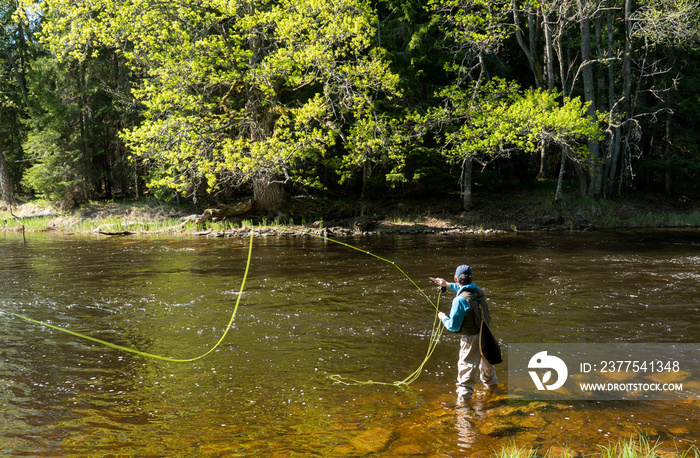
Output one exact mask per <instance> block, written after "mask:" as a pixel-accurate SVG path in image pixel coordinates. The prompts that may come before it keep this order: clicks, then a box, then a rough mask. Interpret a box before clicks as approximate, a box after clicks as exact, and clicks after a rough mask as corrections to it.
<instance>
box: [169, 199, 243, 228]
mask: <svg viewBox="0 0 700 458" xmlns="http://www.w3.org/2000/svg"><path fill="white" fill-rule="evenodd" d="M251 208H253V200H252V199H250V200H246V201H243V202H239V203H237V204H233V205H224V206H223V207H219V208H207V209H206V210H204V213H202V214H201V215H189V216H186V217H184V218H182V219H181V221H182V225H183V226H184V225H185V224H187V223H197V224H202V223H204V222H205V221H209V220H220V219H224V218H229V217H232V216H240V215H242V214H244V213H247V212H249V211H250V209H251Z"/></svg>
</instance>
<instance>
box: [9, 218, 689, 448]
mask: <svg viewBox="0 0 700 458" xmlns="http://www.w3.org/2000/svg"><path fill="white" fill-rule="evenodd" d="M342 240H343V241H344V242H346V243H349V244H352V245H354V246H358V247H363V248H366V249H369V250H372V252H373V253H375V254H377V255H379V256H381V257H383V258H385V259H388V260H391V261H394V262H395V263H396V265H398V266H401V268H402V269H403V270H404V271H405V272H406V273H407V274H408V275H409V276H410V277H411V278H412V279H413V281H415V283H416V284H417V285H418V286H419V287H420V288H423V292H424V293H425V294H426V295H427V298H426V297H425V296H423V294H422V293H421V292H420V291H419V290H418V288H416V286H415V285H414V284H412V282H411V281H409V280H408V279H407V278H406V277H405V276H403V275H402V274H401V272H400V271H399V269H397V268H396V266H394V265H392V264H390V263H388V262H385V261H383V260H381V259H377V258H375V257H372V256H368V255H367V254H365V253H362V252H359V251H357V250H353V249H350V248H348V247H345V246H342V245H339V244H335V243H331V242H328V241H324V240H321V239H317V238H309V237H269V238H262V237H258V238H255V239H254V240H253V256H252V263H251V268H250V272H249V276H248V280H247V283H246V288H245V291H244V292H243V294H242V296H241V301H240V306H239V308H238V311H237V315H236V317H235V321H234V324H233V326H232V329H231V331H230V332H229V333H228V335H227V336H226V338H225V339H224V341H223V342H222V344H221V345H220V346H219V347H217V349H216V350H215V351H214V352H212V353H211V354H210V355H208V356H206V357H205V358H202V359H199V360H197V361H194V362H189V363H176V362H167V361H162V360H157V359H152V358H148V357H144V356H140V355H135V354H132V353H127V352H123V351H119V350H117V349H113V348H110V347H105V346H102V345H99V344H96V343H93V342H91V341H88V340H84V339H80V338H77V337H75V336H72V335H69V334H66V333H63V332H59V331H56V330H53V329H49V328H46V327H44V326H40V325H37V324H35V323H32V322H28V321H25V320H22V319H19V318H17V317H16V316H15V315H13V313H17V314H22V315H26V316H29V317H31V318H34V319H37V320H41V321H45V322H48V323H51V324H54V325H57V326H60V327H65V328H68V329H70V330H73V331H76V332H80V333H85V334H89V335H90V336H93V337H96V338H99V339H102V340H106V341H109V342H113V343H115V344H118V345H123V346H126V347H131V348H135V349H138V350H140V351H144V352H149V353H154V354H158V355H163V356H170V357H174V358H191V357H194V356H198V355H201V354H202V353H204V352H206V351H207V350H208V349H209V348H211V347H212V346H213V345H214V344H215V343H216V341H217V340H218V339H219V338H220V336H221V335H222V334H223V332H224V331H225V328H226V325H227V324H228V322H229V319H230V317H231V314H232V312H233V307H234V304H235V302H236V299H237V297H238V293H239V289H240V286H241V280H242V277H243V273H244V268H245V262H246V258H247V248H248V242H249V241H248V239H247V238H244V239H240V238H219V239H204V238H191V237H185V238H177V237H167V238H160V237H121V238H99V237H94V236H75V235H73V236H70V235H55V234H34V233H30V234H27V240H26V243H23V241H22V237H21V235H17V234H8V233H5V234H0V326H2V328H3V329H2V332H0V349H1V350H0V351H1V352H2V353H1V354H2V357H1V358H2V359H0V402H1V403H2V408H1V409H0V454H2V455H3V456H85V455H90V456H116V455H120V456H232V455H233V456H255V455H265V456H272V455H275V454H276V455H277V456H309V455H316V456H352V455H372V454H377V455H387V456H389V455H391V456H400V455H409V456H410V455H413V456H429V455H434V456H489V455H490V454H491V453H492V452H493V451H494V450H500V449H501V447H503V446H507V445H509V444H517V445H525V446H527V447H538V448H539V449H540V451H541V453H544V451H546V450H547V449H548V448H550V447H563V446H566V447H568V448H569V450H571V451H572V452H573V453H594V452H598V451H599V449H598V448H597V447H596V444H600V445H606V444H607V443H608V441H609V440H616V439H618V438H619V437H628V436H630V435H632V434H635V433H637V432H639V431H642V432H644V433H646V434H649V435H650V436H651V437H652V438H653V439H654V440H658V441H659V443H660V445H661V446H662V447H663V448H666V449H669V450H675V448H676V447H678V448H680V449H686V448H688V447H689V446H691V445H693V444H695V445H696V446H697V444H698V441H699V440H700V420H699V416H698V406H699V405H700V404H699V403H698V402H697V401H577V402H573V401H571V402H561V401H560V402H526V401H515V400H509V399H508V395H507V388H508V379H507V343H508V342H532V343H536V342H552V343H558V342H561V343H571V342H633V343H645V342H649V343H658V342H682V343H697V342H700V327H699V325H698V323H699V322H700V286H699V285H700V282H699V280H700V232H698V231H696V230H692V231H686V230H654V231H611V232H585V233H548V232H543V233H512V234H505V235H503V234H501V235H493V234H491V235H411V236H398V235H397V236H386V235H384V236H373V237H364V238H363V237H356V238H346V239H342ZM461 263H468V264H470V265H471V266H472V267H473V270H474V280H475V282H476V283H477V284H478V285H479V286H481V287H482V288H483V289H484V291H485V293H486V295H487V297H488V299H489V301H490V306H491V310H492V312H491V313H492V316H493V322H492V328H493V330H494V332H495V334H496V335H497V336H498V337H499V338H500V339H501V340H502V341H503V343H504V351H505V356H506V358H505V360H506V361H505V362H504V363H503V364H501V365H498V366H497V371H498V375H499V379H500V383H501V389H500V390H499V392H496V393H494V394H492V395H487V394H486V393H482V392H479V393H478V395H477V399H476V402H475V403H474V404H473V405H472V406H470V407H469V408H457V407H456V406H455V395H454V381H455V377H456V362H457V352H458V340H457V338H456V336H455V335H454V334H452V333H449V332H445V333H444V334H443V336H442V338H441V341H440V343H439V344H438V345H437V348H436V349H435V351H434V353H433V354H432V355H431V357H430V358H429V359H428V361H427V363H426V364H425V366H424V370H423V372H422V374H421V375H420V377H419V378H418V380H417V381H416V382H414V383H413V384H412V385H411V386H410V388H409V389H402V388H398V387H395V386H387V385H374V384H369V385H368V384H360V385H340V384H337V383H334V379H332V378H331V376H332V375H334V374H338V375H340V376H343V377H347V378H352V379H355V380H361V381H366V380H373V381H381V382H388V383H391V382H393V381H397V380H402V379H404V378H405V377H406V376H408V375H409V374H410V373H412V372H413V371H414V370H415V369H416V368H417V367H419V365H420V364H421V363H422V362H423V361H424V359H425V357H426V351H427V349H428V345H429V341H430V335H431V330H432V326H433V318H434V314H435V309H434V308H433V305H431V301H432V303H435V302H436V301H437V300H438V291H437V288H435V287H434V284H432V283H431V282H430V281H429V280H427V279H426V277H425V276H424V275H431V276H442V277H445V278H447V279H450V278H451V277H452V273H453V272H454V267H455V266H456V265H458V264H461ZM450 300H451V297H447V296H445V297H442V300H441V301H440V303H439V307H440V308H441V309H442V310H444V311H448V310H449V304H450Z"/></svg>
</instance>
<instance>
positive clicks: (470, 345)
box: [433, 265, 498, 405]
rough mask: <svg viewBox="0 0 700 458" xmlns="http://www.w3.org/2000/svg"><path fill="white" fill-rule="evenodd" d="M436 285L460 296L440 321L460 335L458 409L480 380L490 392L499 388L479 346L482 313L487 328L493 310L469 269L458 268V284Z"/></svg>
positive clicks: (440, 280) (441, 281)
mask: <svg viewBox="0 0 700 458" xmlns="http://www.w3.org/2000/svg"><path fill="white" fill-rule="evenodd" d="M433 280H434V281H435V283H437V284H438V285H440V286H443V287H446V288H450V289H451V290H453V291H456V292H457V295H456V296H455V298H454V299H452V309H451V310H450V315H449V316H447V315H445V314H444V313H442V312H439V313H438V318H440V321H442V324H443V325H444V326H445V328H447V329H449V330H450V331H453V332H456V333H458V334H460V344H459V363H458V365H457V368H458V374H457V405H464V404H465V403H466V401H468V400H469V399H471V397H472V395H473V394H474V385H475V384H476V382H477V379H478V378H480V379H481V381H482V382H483V383H484V385H486V386H487V388H488V389H489V390H490V391H493V390H495V389H496V388H497V387H498V379H497V378H496V370H495V369H494V367H493V365H491V364H490V363H489V362H488V361H486V358H484V357H483V356H481V350H480V345H479V327H480V324H481V313H480V312H479V304H481V308H482V310H483V311H484V319H485V321H486V324H488V323H489V322H490V321H491V316H490V315H489V306H488V304H487V303H486V296H484V292H483V291H482V290H481V288H479V287H478V286H476V285H475V284H474V283H473V282H472V269H471V267H469V266H467V265H461V266H459V267H457V270H456V271H455V283H448V282H447V281H445V280H444V279H442V278H434V279H433Z"/></svg>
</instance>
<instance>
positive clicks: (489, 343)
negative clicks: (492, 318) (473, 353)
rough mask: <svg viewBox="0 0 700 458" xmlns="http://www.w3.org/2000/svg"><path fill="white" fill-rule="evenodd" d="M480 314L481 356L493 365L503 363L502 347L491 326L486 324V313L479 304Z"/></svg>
mask: <svg viewBox="0 0 700 458" xmlns="http://www.w3.org/2000/svg"><path fill="white" fill-rule="evenodd" d="M479 313H480V314H481V326H480V327H479V350H480V351H481V356H483V357H484V358H486V361H488V362H489V363H491V364H499V363H502V362H503V357H502V356H501V347H500V346H499V345H498V341H497V340H496V338H495V337H494V336H493V333H492V332H491V329H490V328H489V325H488V324H486V320H485V319H484V311H483V310H481V303H479Z"/></svg>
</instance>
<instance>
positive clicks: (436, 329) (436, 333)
mask: <svg viewBox="0 0 700 458" xmlns="http://www.w3.org/2000/svg"><path fill="white" fill-rule="evenodd" d="M305 234H307V235H310V236H312V237H316V238H320V239H323V240H327V241H329V242H333V243H337V244H339V245H342V246H345V247H347V248H351V249H353V250H356V251H359V252H362V253H365V254H367V255H369V256H372V257H374V258H376V259H379V260H381V261H384V262H387V263H389V264H391V265H393V266H394V267H396V268H397V269H398V270H399V272H401V273H402V274H403V276H404V277H406V278H407V279H408V280H409V281H410V282H411V283H412V284H413V286H415V287H416V288H417V289H418V291H420V293H421V294H422V295H423V297H425V298H426V299H427V300H428V302H429V303H430V305H432V306H433V307H434V308H435V316H434V317H433V325H432V329H431V331H430V341H429V343H428V350H427V352H426V354H425V357H424V358H423V361H422V362H421V363H420V364H419V365H418V368H417V369H416V370H415V371H413V372H411V374H409V375H408V376H407V377H406V378H405V379H403V380H398V381H395V382H377V381H374V380H366V381H361V380H356V379H351V378H348V377H343V376H342V375H340V374H333V375H330V376H329V378H330V379H331V380H333V381H334V382H335V383H336V384H339V385H386V386H395V387H398V388H408V385H410V384H411V383H413V382H414V381H416V380H417V379H418V377H419V376H420V374H421V373H422V372H423V368H424V367H425V365H426V364H427V363H428V360H429V359H430V357H431V356H432V354H433V352H434V351H435V348H437V344H438V342H439V341H440V337H441V336H442V332H443V331H444V330H445V327H444V326H442V322H441V321H440V319H439V318H438V313H439V311H440V309H439V305H440V296H441V295H442V294H443V293H444V292H445V291H446V288H445V287H440V289H439V292H438V297H437V301H436V302H433V301H432V300H431V299H430V297H428V295H427V294H426V293H425V291H423V289H422V288H421V287H420V286H418V284H417V283H416V282H415V281H414V280H413V279H412V278H411V277H410V276H409V275H408V274H407V273H406V272H405V271H404V270H403V269H402V268H401V266H399V265H398V264H397V263H396V262H395V261H391V260H389V259H386V258H384V257H382V256H379V255H377V254H375V253H372V252H371V251H369V250H365V249H362V248H358V247H356V246H354V245H350V244H349V243H345V242H341V241H340V240H335V239H332V238H330V237H326V236H323V235H318V234H314V233H312V232H305ZM409 269H410V268H409ZM410 270H415V269H410ZM416 272H417V273H419V274H420V275H422V276H424V277H426V278H428V279H430V280H431V281H435V279H434V278H433V277H430V276H428V275H426V274H424V273H422V272H419V271H417V270H416Z"/></svg>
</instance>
